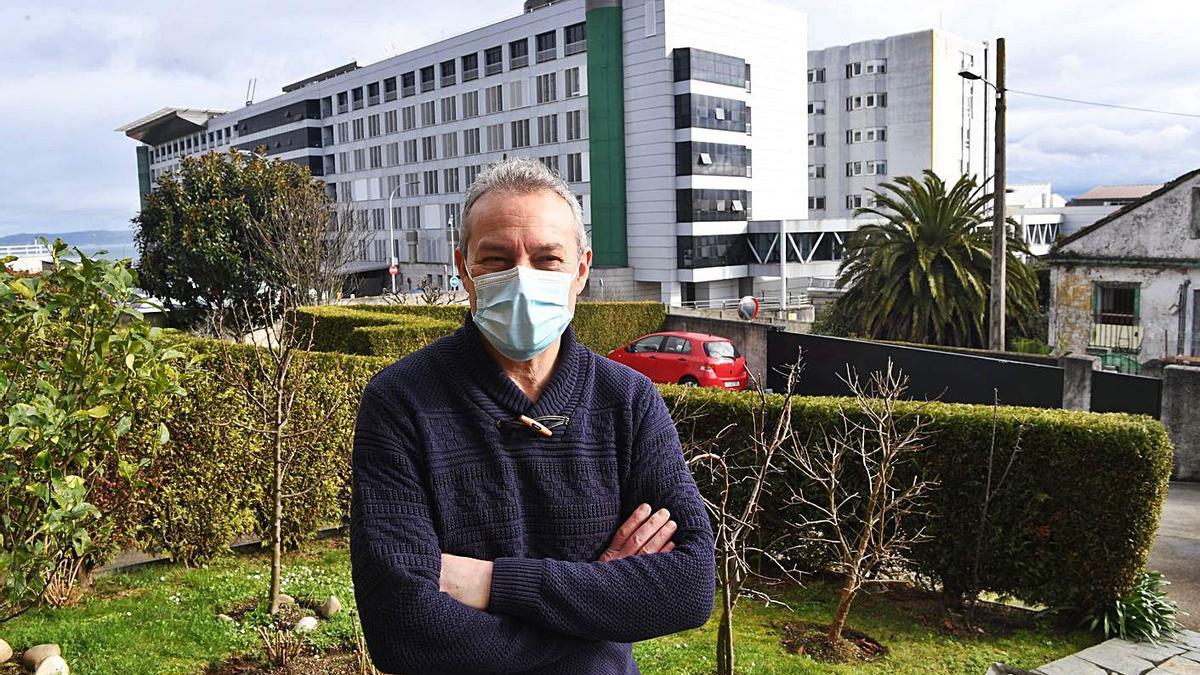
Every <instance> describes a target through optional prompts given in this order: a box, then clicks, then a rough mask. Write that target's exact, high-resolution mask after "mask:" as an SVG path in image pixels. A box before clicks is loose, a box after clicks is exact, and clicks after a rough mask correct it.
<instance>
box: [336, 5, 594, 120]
mask: <svg viewBox="0 0 1200 675" xmlns="http://www.w3.org/2000/svg"><path fill="white" fill-rule="evenodd" d="M533 41H534V58H535V61H536V63H545V62H547V61H553V60H555V59H557V58H558V31H557V30H551V31H546V32H544V33H538V34H537V35H535V36H534V37H533ZM563 42H564V47H563V55H564V56H570V55H572V54H579V53H581V52H584V51H587V25H586V24H585V23H582V22H581V23H577V24H572V25H570V26H567V27H565V28H563ZM506 47H507V52H508V70H510V71H512V70H517V69H519V68H524V67H526V66H528V65H529V38H521V39H519V40H513V41H511V42H509V43H508V45H497V46H495V47H489V48H487V49H485V50H483V72H482V74H481V73H480V68H479V52H473V53H471V54H466V55H464V56H461V57H459V58H457V59H449V60H447V61H442V62H440V63H438V64H437V65H428V66H424V67H422V68H419V69H417V70H410V71H408V72H407V73H403V74H401V75H399V76H397V77H389V78H386V79H384V80H382V81H381V82H371V83H369V84H367V85H366V86H363V87H356V88H354V89H350V90H347V91H343V92H339V93H338V94H336V95H334V96H327V97H325V98H323V99H321V116H322V117H328V116H330V115H333V114H341V113H346V112H349V111H350V110H359V109H361V108H363V107H364V106H373V105H379V104H380V103H386V102H388V101H394V100H396V98H397V96H399V97H400V98H407V97H409V96H415V95H416V94H417V90H418V87H419V88H420V91H421V92H422V93H424V92H430V91H433V90H434V89H436V88H438V87H439V86H440V87H450V86H454V85H455V84H458V83H459V82H471V81H473V80H477V79H479V78H480V77H481V76H482V77H487V76H491V75H499V74H500V73H502V72H504V52H505V51H506Z"/></svg>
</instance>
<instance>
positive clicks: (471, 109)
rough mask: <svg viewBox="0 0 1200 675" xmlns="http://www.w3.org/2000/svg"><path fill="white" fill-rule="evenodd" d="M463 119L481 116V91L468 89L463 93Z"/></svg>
mask: <svg viewBox="0 0 1200 675" xmlns="http://www.w3.org/2000/svg"><path fill="white" fill-rule="evenodd" d="M462 116H463V119H468V118H471V117H479V92H478V91H468V92H466V93H465V94H463V95H462Z"/></svg>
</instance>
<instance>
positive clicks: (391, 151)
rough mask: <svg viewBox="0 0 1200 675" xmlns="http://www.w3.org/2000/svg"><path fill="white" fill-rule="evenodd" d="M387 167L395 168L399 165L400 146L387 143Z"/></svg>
mask: <svg viewBox="0 0 1200 675" xmlns="http://www.w3.org/2000/svg"><path fill="white" fill-rule="evenodd" d="M385 147H387V165H388V166H396V165H397V164H399V163H400V144H399V143H388V144H387V146H385Z"/></svg>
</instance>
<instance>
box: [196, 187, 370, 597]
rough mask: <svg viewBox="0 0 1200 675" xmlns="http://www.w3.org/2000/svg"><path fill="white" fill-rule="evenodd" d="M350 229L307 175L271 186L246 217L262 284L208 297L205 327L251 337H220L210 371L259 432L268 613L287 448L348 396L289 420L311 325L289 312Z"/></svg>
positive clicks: (275, 580)
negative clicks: (251, 293) (266, 466)
mask: <svg viewBox="0 0 1200 675" xmlns="http://www.w3.org/2000/svg"><path fill="white" fill-rule="evenodd" d="M353 231H354V228H353V221H352V219H351V218H349V217H339V215H338V213H337V210H336V209H335V208H334V205H333V204H332V203H330V202H329V200H328V199H327V198H326V196H325V194H324V191H322V190H316V189H312V187H311V186H308V185H305V186H300V187H297V188H294V189H293V188H288V189H283V190H281V191H280V192H278V193H277V194H275V195H273V196H272V197H271V199H270V202H269V203H268V204H267V206H266V208H265V209H264V213H263V215H262V216H261V217H260V218H256V219H254V220H252V221H251V229H250V233H251V236H252V237H254V238H255V239H256V240H257V243H256V244H255V248H256V249H257V250H259V251H261V252H262V254H263V256H264V258H263V270H264V274H263V277H264V280H265V281H264V291H263V292H262V293H260V294H258V295H257V296H255V297H254V298H244V299H242V300H241V301H240V302H239V303H238V304H236V305H234V306H232V307H225V306H217V307H215V308H214V311H213V312H212V314H211V315H210V317H209V326H210V330H211V331H212V332H213V333H214V334H216V335H219V336H227V335H233V336H235V337H236V339H237V340H238V341H249V342H251V343H252V344H253V345H256V346H255V347H243V346H235V345H233V344H230V343H228V342H222V343H221V344H222V346H221V349H220V350H219V353H218V356H219V360H220V361H219V367H218V368H217V372H218V377H220V378H221V379H222V380H223V381H224V382H226V383H227V384H228V385H229V386H230V387H232V388H235V389H237V390H238V391H239V392H240V393H241V394H242V395H243V396H244V397H245V400H246V401H248V402H249V404H250V407H251V409H252V411H253V422H250V423H245V422H241V421H238V420H231V421H229V422H224V423H228V424H234V425H237V426H239V427H240V428H242V429H243V430H244V431H247V432H250V433H251V434H253V435H254V436H256V437H258V438H261V439H262V440H263V441H264V445H265V447H266V448H267V450H268V452H269V455H270V465H271V482H270V484H269V486H268V489H267V494H269V495H270V499H271V514H272V515H271V521H272V527H271V530H272V534H271V586H270V598H269V600H270V609H269V611H270V613H271V614H275V613H277V612H278V611H279V594H280V590H281V589H280V585H281V577H282V569H281V568H282V562H281V561H282V548H283V520H284V508H285V506H286V503H287V502H288V500H291V499H294V498H296V497H299V496H302V495H304V494H305V493H306V492H307V491H308V490H307V489H291V490H289V489H288V487H287V483H288V475H289V470H290V469H291V468H292V467H293V466H294V463H295V461H296V458H297V457H299V456H302V455H303V453H304V452H305V451H306V450H309V449H311V448H312V447H314V445H315V444H316V443H319V442H320V440H321V439H322V438H323V437H325V436H326V435H327V434H331V433H334V431H335V430H334V426H335V424H334V419H333V416H334V414H336V412H337V411H338V410H339V409H341V408H342V407H344V406H345V405H352V404H353V401H350V400H345V401H326V402H325V406H324V410H325V412H324V414H323V416H321V417H319V418H318V419H317V420H316V421H315V422H314V423H313V424H312V425H311V426H308V427H306V428H302V429H295V428H293V420H294V418H295V414H294V413H295V408H296V403H297V399H298V398H299V397H300V396H301V395H302V394H303V393H304V392H305V389H306V383H307V381H308V380H309V379H310V378H311V377H314V376H316V375H317V372H316V370H315V368H314V367H313V365H312V364H311V362H310V361H308V360H307V359H305V358H304V356H305V355H304V352H307V351H311V350H312V346H313V341H314V330H313V325H312V324H311V322H306V321H303V320H298V314H297V310H298V309H299V308H300V307H302V306H304V305H307V304H311V303H312V302H323V301H329V300H331V299H332V298H334V297H335V296H336V294H337V290H338V288H339V287H340V284H341V277H340V273H341V271H342V268H343V267H344V266H345V264H346V263H347V262H349V260H350V256H351V254H352V250H353V246H352V245H351V244H352V239H351V238H352V237H353ZM219 423H220V422H219Z"/></svg>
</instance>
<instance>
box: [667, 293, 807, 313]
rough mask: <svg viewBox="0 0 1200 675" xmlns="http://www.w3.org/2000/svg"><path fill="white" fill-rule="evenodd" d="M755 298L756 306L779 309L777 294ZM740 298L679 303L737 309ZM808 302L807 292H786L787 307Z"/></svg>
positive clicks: (702, 307) (695, 306)
mask: <svg viewBox="0 0 1200 675" xmlns="http://www.w3.org/2000/svg"><path fill="white" fill-rule="evenodd" d="M754 299H755V300H758V308H759V309H760V310H764V309H779V308H780V304H779V296H778V295H761V296H759V295H756V296H754ZM739 302H741V298H717V299H713V300H689V301H687V302H681V303H679V304H680V306H682V307H687V308H688V309H737V307H738V303H739ZM807 304H810V302H809V298H808V294H807V293H788V308H796V307H799V306H801V305H807Z"/></svg>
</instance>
